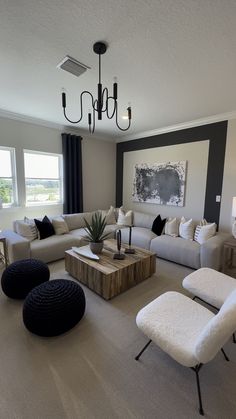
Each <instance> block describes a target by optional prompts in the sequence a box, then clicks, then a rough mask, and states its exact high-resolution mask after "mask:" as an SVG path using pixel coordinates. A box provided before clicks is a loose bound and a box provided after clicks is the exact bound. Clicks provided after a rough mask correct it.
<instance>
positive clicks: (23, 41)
mask: <svg viewBox="0 0 236 419" xmlns="http://www.w3.org/2000/svg"><path fill="white" fill-rule="evenodd" d="M0 10H1V13H0V38H1V47H0V75H1V77H0V92H1V94H0V108H1V109H4V110H8V111H11V112H16V113H20V114H25V115H28V116H31V117H36V118H40V119H44V120H48V121H51V122H56V123H59V124H64V125H65V120H64V117H63V115H62V108H61V97H60V95H61V88H62V87H64V88H66V91H67V96H68V101H67V103H68V111H70V115H71V117H72V118H76V117H77V115H78V112H79V111H78V99H79V93H80V92H81V91H82V90H83V89H86V90H90V91H94V92H95V91H96V84H97V67H98V66H97V60H98V58H97V56H96V55H95V54H94V53H93V51H92V46H93V43H94V42H95V41H97V40H104V41H106V42H107V43H108V44H109V48H108V51H107V53H106V54H105V55H104V56H103V77H102V78H103V83H104V85H107V86H109V87H110V88H111V87H112V83H113V76H117V77H118V81H119V98H120V99H119V104H120V110H121V113H123V112H124V110H125V109H126V107H127V104H128V102H129V101H130V102H131V105H132V111H133V112H132V113H133V121H132V128H131V129H130V130H129V131H128V132H127V133H129V134H131V135H134V134H138V133H140V132H143V131H147V130H153V129H157V128H160V127H164V126H168V125H173V124H176V123H182V122H185V121H190V120H194V119H198V118H203V117H208V116H210V115H215V114H221V113H225V112H230V111H234V110H236V73H235V69H236V24H235V22H236V1H235V0H87V1H85V0H20V1H19V0H11V1H9V0H0ZM67 54H68V55H71V56H72V57H74V58H76V59H78V60H79V61H81V62H82V63H85V64H87V65H88V66H90V67H91V70H88V71H87V72H86V73H84V74H83V75H82V76H80V77H79V78H77V77H75V76H73V75H71V74H69V73H66V72H64V71H62V70H59V69H57V68H56V65H57V64H58V62H60V61H61V59H62V58H63V57H64V56H65V55H67ZM121 123H123V124H125V123H126V121H122V120H121ZM81 127H82V128H86V127H87V118H86V119H85V122H84V124H83V125H82V126H81ZM96 132H97V134H99V135H104V137H105V136H109V137H114V138H115V137H117V136H119V135H121V136H122V135H124V133H122V132H120V131H118V130H117V129H116V128H115V125H114V121H113V120H112V121H107V120H106V119H104V120H103V121H102V122H100V121H99V122H98V123H97V130H96Z"/></svg>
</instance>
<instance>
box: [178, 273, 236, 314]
mask: <svg viewBox="0 0 236 419" xmlns="http://www.w3.org/2000/svg"><path fill="white" fill-rule="evenodd" d="M183 287H184V288H185V289H186V290H188V291H189V292H190V293H191V294H193V295H194V296H195V297H197V298H200V299H201V300H203V301H205V302H206V303H208V304H210V305H212V306H214V307H216V308H217V309H220V307H221V306H222V305H223V304H224V302H225V300H226V298H227V297H228V296H229V294H230V293H231V292H232V291H233V290H235V289H236V279H234V278H232V277H231V276H228V275H225V274H222V273H221V272H218V271H215V270H214V269H210V268H201V269H198V270H197V271H195V272H192V273H191V274H190V275H188V276H186V278H184V280H183Z"/></svg>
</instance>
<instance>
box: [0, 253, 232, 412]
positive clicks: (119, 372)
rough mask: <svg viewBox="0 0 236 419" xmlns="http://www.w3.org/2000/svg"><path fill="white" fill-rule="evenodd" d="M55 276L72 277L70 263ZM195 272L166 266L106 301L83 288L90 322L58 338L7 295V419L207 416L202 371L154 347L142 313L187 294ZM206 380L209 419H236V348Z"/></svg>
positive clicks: (3, 358)
mask: <svg viewBox="0 0 236 419" xmlns="http://www.w3.org/2000/svg"><path fill="white" fill-rule="evenodd" d="M50 270H51V278H52V279H56V278H70V277H69V275H68V274H67V273H66V272H65V270H64V262H63V261H59V262H57V263H53V264H50ZM189 272H191V270H190V269H187V268H184V267H180V266H179V265H176V264H172V263H169V262H164V261H158V262H157V271H156V275H154V276H153V277H152V278H149V279H148V280H146V281H145V282H143V283H141V284H139V285H138V286H136V287H134V288H132V289H130V290H129V291H127V292H125V293H124V294H121V295H120V296H118V297H116V298H114V299H113V300H111V301H104V300H103V299H101V298H100V297H99V296H98V295H96V294H94V293H93V292H92V291H90V290H89V289H87V288H86V287H83V289H84V291H85V295H86V300H87V307H86V313H85V316H84V318H83V319H82V321H81V322H80V323H79V324H78V325H77V326H76V327H75V328H73V329H72V330H71V331H70V332H68V333H66V334H64V335H61V336H58V337H56V338H40V337H38V336H34V335H32V334H30V333H29V332H28V331H27V330H26V329H25V328H24V326H23V323H22V302H19V301H14V300H10V299H8V298H7V297H6V296H4V295H3V294H2V292H1V295H0V339H1V340H0V365H1V374H0V418H3V419H13V418H17V419H77V418H79V419H90V418H91V419H93V418H94V419H95V418H96V419H113V418H114V419H116V418H122V419H126V418H127V419H129V418H137V419H139V418H140V419H141V418H142V419H152V418H153V419H156V418H158V419H159V418H160V419H162V418H163V419H173V418H175V419H176V418H181V419H182V418H186V419H190V418H199V414H198V399H197V391H196V383H195V375H194V373H193V372H192V371H191V370H190V369H187V368H184V367H182V366H180V365H179V364H177V363H176V362H175V361H173V360H172V359H171V358H170V357H169V356H168V355H166V354H165V353H163V352H162V351H161V350H160V349H159V348H158V347H157V346H155V345H154V344H151V345H150V347H149V348H148V349H147V351H146V352H145V353H144V354H143V356H142V358H141V360H140V361H139V362H137V361H135V360H134V356H135V355H136V354H137V353H138V352H139V350H140V349H141V348H142V346H143V345H144V344H145V343H146V341H147V339H146V337H145V336H144V335H143V334H142V333H141V332H140V331H139V330H138V329H137V327H136V324H135V316H136V314H137V312H138V311H139V309H140V308H141V307H143V306H144V305H145V304H147V303H148V302H149V301H151V300H153V299H154V298H156V297H157V296H158V295H160V294H162V293H163V292H166V291H168V290H177V291H180V292H183V290H182V287H181V282H182V279H183V278H184V277H185V276H186V275H187V274H188V273H189ZM225 349H226V352H227V354H228V356H229V357H230V359H231V362H226V361H225V360H224V358H223V356H222V354H218V355H217V356H216V358H215V359H214V360H213V361H212V362H211V363H209V364H208V365H206V366H205V367H204V368H203V369H202V371H201V374H200V379H201V385H202V395H203V404H204V409H205V414H206V415H205V417H206V418H214V419H218V418H219V419H223V418H225V419H231V418H232V419H233V418H235V417H236V397H235V395H236V345H234V344H233V343H232V342H229V343H228V344H227V345H226V346H225Z"/></svg>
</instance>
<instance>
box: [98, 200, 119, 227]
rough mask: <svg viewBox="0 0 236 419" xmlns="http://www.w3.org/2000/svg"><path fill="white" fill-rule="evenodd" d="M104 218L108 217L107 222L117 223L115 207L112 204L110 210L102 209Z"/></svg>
mask: <svg viewBox="0 0 236 419" xmlns="http://www.w3.org/2000/svg"><path fill="white" fill-rule="evenodd" d="M100 211H101V215H102V218H104V217H106V223H107V224H116V215H115V208H114V207H113V206H112V205H111V206H110V209H109V210H108V211H106V210H100Z"/></svg>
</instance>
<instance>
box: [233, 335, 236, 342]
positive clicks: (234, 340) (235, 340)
mask: <svg viewBox="0 0 236 419" xmlns="http://www.w3.org/2000/svg"><path fill="white" fill-rule="evenodd" d="M233 342H234V343H236V338H235V333H233Z"/></svg>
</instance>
